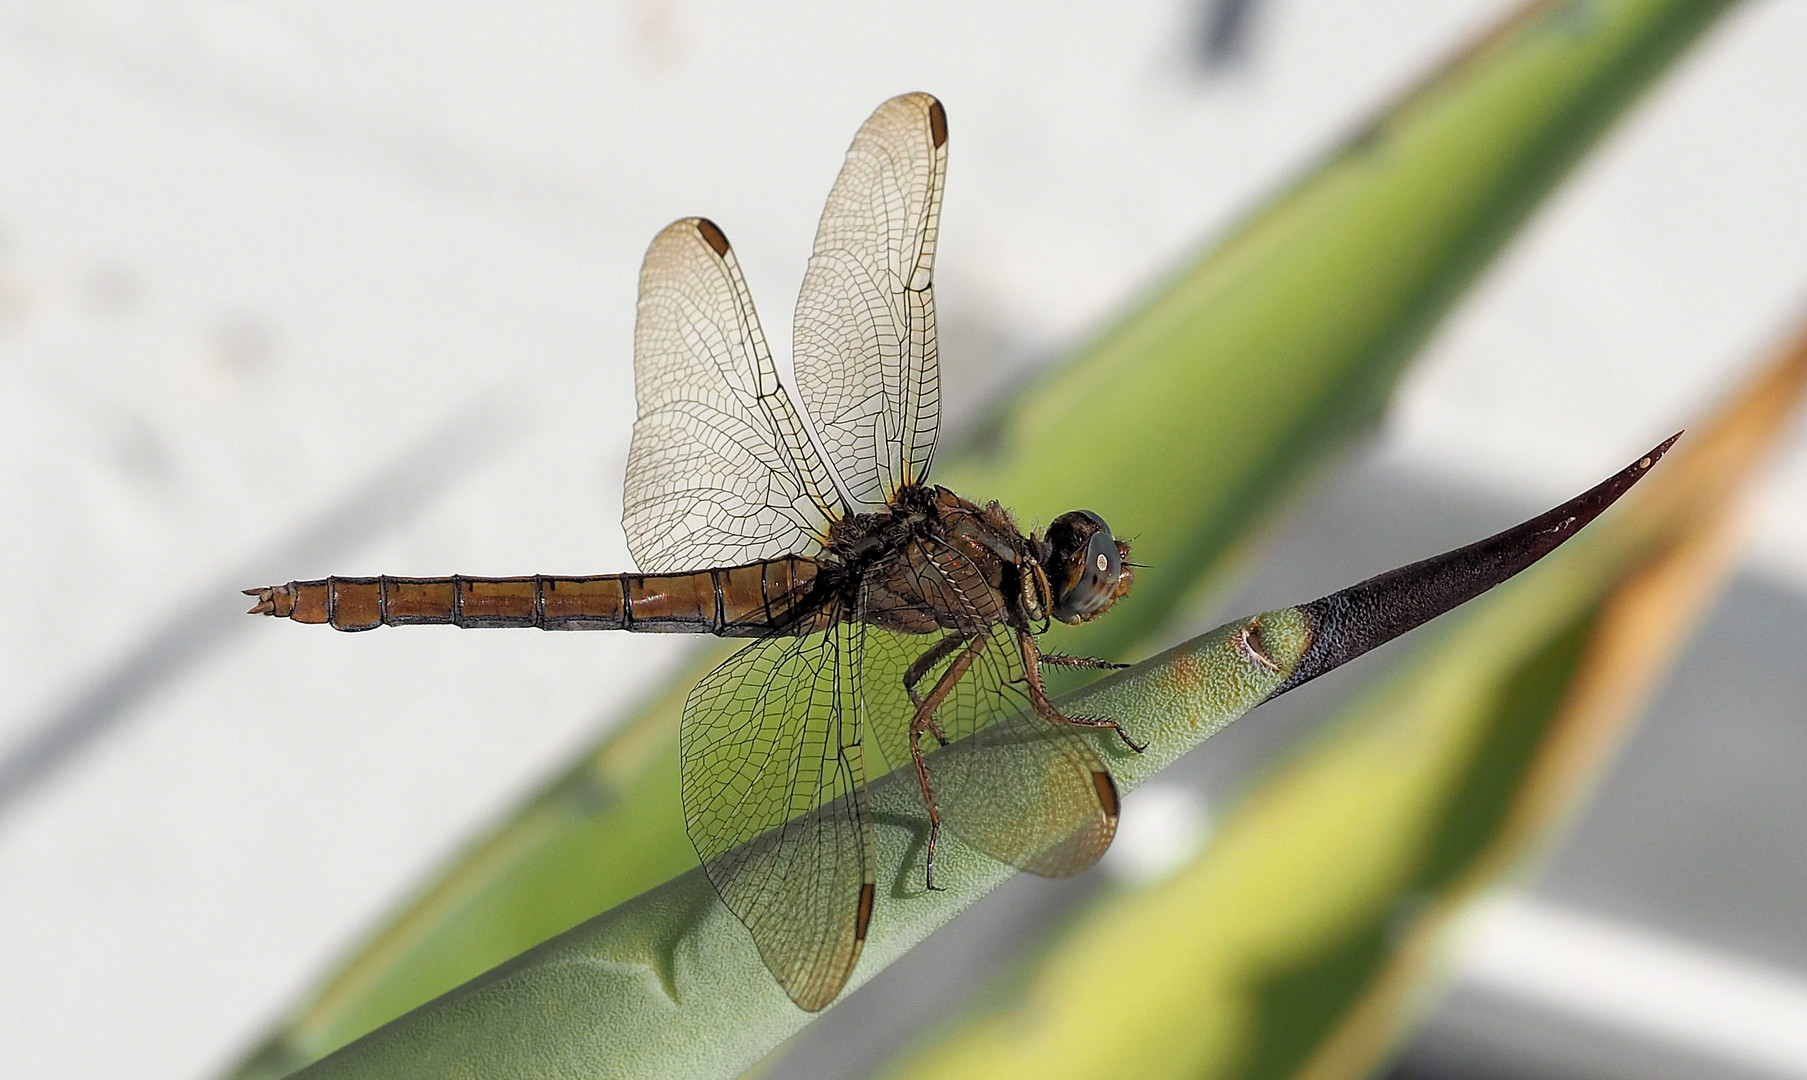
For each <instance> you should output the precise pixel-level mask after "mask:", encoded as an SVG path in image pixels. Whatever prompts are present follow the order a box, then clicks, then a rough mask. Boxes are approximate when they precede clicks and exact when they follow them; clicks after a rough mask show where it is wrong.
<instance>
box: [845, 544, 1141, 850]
mask: <svg viewBox="0 0 1807 1080" xmlns="http://www.w3.org/2000/svg"><path fill="white" fill-rule="evenodd" d="M914 554H915V555H916V558H914V559H912V560H910V561H911V562H912V564H913V565H914V566H916V567H917V570H916V572H915V577H914V578H913V580H914V581H915V582H917V583H918V585H919V586H920V587H921V588H922V589H923V590H924V591H925V592H926V593H927V595H929V596H930V597H931V598H932V602H933V603H935V604H937V605H942V606H944V607H945V608H947V609H948V610H952V611H957V612H964V615H963V616H961V617H960V618H958V619H956V621H959V622H963V623H965V624H966V625H965V626H964V627H963V629H962V630H958V631H952V632H950V633H951V635H952V636H953V637H954V638H956V639H959V640H958V641H957V642H955V643H954V644H953V646H952V647H943V648H940V649H939V650H938V649H937V647H938V646H940V645H941V642H942V641H943V640H946V639H938V638H936V637H934V636H932V635H913V634H899V633H893V632H890V631H886V630H882V629H879V628H876V627H872V628H869V629H868V630H867V632H866V647H865V655H866V672H865V678H866V686H865V691H866V702H867V718H868V721H867V726H868V729H869V736H870V738H871V740H872V742H873V743H874V744H876V745H877V747H878V748H879V750H880V752H881V753H882V754H883V755H884V758H885V761H886V763H887V764H888V765H889V766H890V767H891V768H893V769H896V768H903V767H905V766H907V765H909V764H910V763H911V759H910V744H909V727H910V719H911V717H912V715H913V714H914V710H915V706H914V704H913V703H912V702H911V700H910V697H909V693H908V691H907V690H906V689H905V686H904V682H905V676H906V674H907V673H910V671H911V668H912V667H913V666H917V665H918V662H919V661H920V660H921V658H922V657H924V656H925V654H928V653H930V652H931V651H932V650H934V651H939V652H941V653H942V655H941V656H940V658H939V659H937V660H935V661H934V662H933V663H932V664H928V665H926V670H918V671H917V672H916V674H918V675H920V679H919V680H918V681H917V682H916V683H915V686H916V690H917V693H918V694H919V695H921V696H922V697H925V698H926V697H928V696H929V694H930V692H931V690H932V689H933V688H934V687H935V685H936V684H937V682H938V680H939V679H941V678H942V676H943V675H944V674H946V673H947V672H948V671H949V670H950V668H951V667H952V666H953V665H954V664H955V663H956V662H958V658H959V657H960V654H961V652H962V650H963V649H966V648H968V647H972V648H974V649H975V650H976V651H975V653H974V654H973V655H972V658H971V663H970V666H968V667H967V669H966V671H965V673H964V674H963V675H961V676H960V677H959V679H958V681H956V682H954V683H953V689H952V691H951V692H950V693H949V695H948V697H947V698H946V699H945V700H944V701H943V702H942V703H941V705H940V707H939V708H938V709H937V710H936V712H935V720H936V723H937V724H938V725H939V726H940V728H941V731H942V734H944V735H945V736H947V739H948V741H949V743H950V745H948V746H946V747H943V748H939V749H937V747H939V746H940V744H939V743H938V742H937V741H936V740H935V738H934V736H933V735H931V734H928V733H924V735H923V736H922V740H921V745H922V749H923V750H924V752H925V753H928V754H929V756H928V758H927V765H928V770H929V783H930V786H931V788H932V789H933V791H934V793H935V799H936V803H937V805H938V806H939V807H940V810H941V814H942V819H943V820H944V821H945V822H946V823H947V825H948V827H949V828H951V829H953V831H954V832H956V833H958V834H959V835H960V836H961V838H962V839H964V840H966V841H967V842H968V843H970V844H972V845H973V846H974V847H976V848H978V849H979V850H980V851H983V852H984V853H985V854H987V855H990V856H991V857H992V858H994V859H997V860H998V861H1000V862H1005V863H1009V864H1010V865H1012V866H1016V867H1019V868H1021V869H1024V870H1028V871H1031V872H1033V873H1037V874H1041V875H1043V876H1046V877H1064V876H1066V875H1069V874H1076V873H1078V872H1080V871H1081V870H1084V869H1086V868H1087V867H1089V866H1091V865H1092V864H1093V863H1095V862H1097V861H1098V858H1099V856H1101V855H1103V854H1104V851H1105V849H1106V848H1108V847H1110V843H1111V838H1112V837H1113V836H1115V835H1116V830H1117V811H1118V805H1117V790H1116V786H1115V784H1114V783H1113V782H1112V780H1111V776H1110V771H1109V770H1108V769H1107V768H1106V767H1105V765H1104V762H1103V761H1102V760H1100V758H1099V757H1098V754H1097V752H1096V751H1095V750H1093V748H1092V745H1091V743H1090V741H1089V740H1088V739H1087V737H1086V735H1085V734H1084V733H1083V732H1082V731H1081V730H1080V729H1078V728H1074V727H1071V726H1068V725H1065V724H1057V723H1055V722H1052V721H1049V720H1047V719H1046V718H1044V717H1042V716H1041V715H1040V714H1039V713H1037V712H1036V711H1035V710H1034V709H1033V708H1031V707H1030V703H1029V696H1028V693H1027V680H1026V679H1025V678H1024V673H1023V658H1022V653H1021V651H1020V650H1019V649H1018V647H1017V640H1016V631H1015V630H1013V629H1011V628H1010V627H1008V626H1005V625H1003V624H1002V623H1000V622H996V621H983V620H982V618H981V617H982V616H983V615H984V614H985V611H984V607H985V603H986V602H985V601H982V600H981V601H975V600H974V599H973V598H974V597H975V596H980V595H982V594H979V593H977V592H976V591H975V590H972V589H970V588H968V587H966V586H967V583H966V581H965V580H964V578H963V575H962V572H961V570H962V566H963V564H964V565H965V566H967V567H970V565H971V564H970V563H968V562H966V560H965V557H964V556H963V555H960V554H959V553H958V552H955V551H953V550H952V549H949V548H939V549H935V550H932V551H931V550H928V549H927V548H926V547H919V548H917V549H916V550H915V551H914ZM923 555H932V556H933V558H932V559H931V560H929V561H927V562H926V563H925V562H924V561H923V559H922V556H923ZM973 572H974V573H976V572H977V571H976V568H973ZM867 614H868V615H871V614H876V613H875V612H870V611H869V612H867ZM975 642H976V645H975V644H974V643H975ZM930 751H933V752H932V753H930Z"/></svg>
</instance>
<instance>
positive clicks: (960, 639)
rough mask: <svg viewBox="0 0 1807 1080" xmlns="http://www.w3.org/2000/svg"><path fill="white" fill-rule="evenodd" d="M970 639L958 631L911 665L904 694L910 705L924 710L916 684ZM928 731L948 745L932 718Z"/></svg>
mask: <svg viewBox="0 0 1807 1080" xmlns="http://www.w3.org/2000/svg"><path fill="white" fill-rule="evenodd" d="M970 637H971V635H969V634H962V633H960V632H959V631H957V630H956V631H954V632H952V633H950V634H948V635H947V636H946V637H944V638H942V639H941V640H940V641H937V642H936V643H935V645H934V647H933V648H931V649H929V650H928V651H927V652H925V653H923V654H922V655H921V656H918V657H917V658H916V662H915V663H914V664H911V665H910V670H908V671H906V672H904V677H903V684H904V693H906V694H908V695H910V704H912V705H914V706H916V707H917V708H918V709H920V708H922V695H921V694H918V693H917V692H916V684H917V683H919V682H921V681H922V680H923V679H924V677H926V676H927V675H928V673H929V672H931V671H933V670H934V669H935V665H936V664H939V663H941V661H943V660H946V659H947V658H948V657H949V656H951V655H953V653H954V650H955V649H958V648H959V647H960V646H962V645H964V644H966V642H967V640H968V639H969V638H970ZM928 730H929V734H931V735H933V736H935V738H936V740H937V741H938V742H940V743H941V745H942V746H946V745H947V736H946V735H943V734H942V733H941V727H940V725H938V724H936V723H935V719H934V717H932V716H931V717H930V718H929V727H928Z"/></svg>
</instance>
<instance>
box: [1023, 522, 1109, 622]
mask: <svg viewBox="0 0 1807 1080" xmlns="http://www.w3.org/2000/svg"><path fill="white" fill-rule="evenodd" d="M1047 551H1048V554H1047V559H1046V561H1045V562H1044V563H1043V567H1042V569H1043V570H1044V571H1045V572H1046V573H1047V575H1048V583H1049V585H1050V586H1051V587H1052V589H1053V592H1054V610H1053V612H1052V614H1053V616H1054V617H1055V618H1057V619H1059V620H1060V621H1062V622H1069V623H1081V622H1085V621H1086V620H1088V619H1092V618H1095V617H1096V616H1098V615H1099V614H1101V613H1102V612H1104V610H1105V609H1106V608H1109V607H1110V606H1111V604H1112V603H1114V602H1115V601H1116V599H1117V598H1118V597H1119V596H1122V595H1123V594H1124V593H1125V592H1127V591H1129V579H1130V574H1129V572H1128V570H1127V568H1126V567H1125V566H1124V565H1123V560H1124V556H1125V555H1126V554H1127V553H1128V548H1127V546H1126V545H1124V544H1123V543H1122V542H1120V541H1118V540H1117V539H1116V537H1114V536H1112V535H1111V529H1110V526H1109V525H1106V524H1105V523H1104V519H1103V518H1101V517H1099V516H1098V515H1097V514H1094V513H1092V512H1091V511H1090V510H1074V511H1071V512H1069V513H1065V514H1062V515H1061V516H1059V517H1057V518H1055V519H1054V523H1053V524H1052V525H1050V526H1048V539H1047Z"/></svg>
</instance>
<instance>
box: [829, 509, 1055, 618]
mask: <svg viewBox="0 0 1807 1080" xmlns="http://www.w3.org/2000/svg"><path fill="white" fill-rule="evenodd" d="M828 554H829V556H830V557H831V559H832V560H833V561H834V562H835V563H838V564H839V566H840V567H841V568H842V569H843V570H844V571H845V572H847V573H848V577H847V579H846V580H847V582H848V587H849V591H850V595H849V596H848V597H847V598H846V599H847V601H848V602H849V603H852V604H853V605H854V608H853V610H855V611H857V612H858V613H859V617H860V618H861V619H862V620H863V621H865V622H868V623H871V624H873V625H875V626H882V627H884V628H885V629H887V630H895V631H899V632H902V633H907V634H931V633H936V632H938V631H947V630H952V631H958V632H960V633H968V634H970V633H976V632H980V631H983V630H985V629H986V628H988V627H990V626H992V625H995V624H997V623H1000V622H1002V623H1009V624H1012V625H1017V624H1019V623H1020V622H1022V621H1023V613H1022V612H1021V611H1020V606H1021V605H1020V604H1017V603H1014V602H1013V598H1015V597H1016V596H1017V595H1018V594H1019V592H1020V591H1021V585H1020V581H1021V571H1020V563H1021V562H1022V561H1023V560H1024V559H1025V558H1027V557H1029V551H1028V545H1027V541H1026V540H1025V539H1024V537H1023V535H1022V533H1021V531H1020V530H1018V529H1017V526H1016V522H1015V520H1014V519H1012V518H1011V516H1010V512H1009V511H1007V510H1005V509H1004V508H1003V507H1001V506H999V505H998V504H997V503H995V502H994V503H990V504H988V505H986V506H978V505H976V504H974V503H971V502H968V501H967V500H965V499H962V498H961V497H960V496H958V495H955V494H954V493H953V492H951V491H949V490H947V489H946V488H942V487H925V486H916V485H912V486H910V487H905V488H903V489H902V490H900V491H899V492H898V494H897V498H896V499H895V500H894V501H893V502H892V505H891V508H890V509H889V510H887V511H885V512H884V513H879V514H856V515H853V516H851V517H847V518H844V519H842V520H841V521H838V522H836V523H835V524H834V526H833V527H832V529H831V530H830V531H829V542H828Z"/></svg>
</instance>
